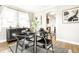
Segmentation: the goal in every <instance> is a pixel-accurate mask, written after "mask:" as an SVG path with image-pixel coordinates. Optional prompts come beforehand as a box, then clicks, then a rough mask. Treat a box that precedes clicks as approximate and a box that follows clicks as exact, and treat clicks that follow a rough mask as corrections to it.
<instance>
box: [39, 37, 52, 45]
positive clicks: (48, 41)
mask: <svg viewBox="0 0 79 59" xmlns="http://www.w3.org/2000/svg"><path fill="white" fill-rule="evenodd" d="M38 42H40V43H42V44H45V40H44V39H43V38H42V39H40V40H38ZM46 42H47V44H49V43H50V42H51V40H49V39H46Z"/></svg>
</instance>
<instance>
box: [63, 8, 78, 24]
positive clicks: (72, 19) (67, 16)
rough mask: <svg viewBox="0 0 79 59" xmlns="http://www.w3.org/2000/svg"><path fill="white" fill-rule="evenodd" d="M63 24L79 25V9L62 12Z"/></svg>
mask: <svg viewBox="0 0 79 59" xmlns="http://www.w3.org/2000/svg"><path fill="white" fill-rule="evenodd" d="M63 23H79V8H72V9H67V10H64V11H63Z"/></svg>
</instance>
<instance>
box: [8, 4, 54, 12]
mask: <svg viewBox="0 0 79 59" xmlns="http://www.w3.org/2000/svg"><path fill="white" fill-rule="evenodd" d="M7 6H8V7H10V8H14V9H17V10H23V11H28V12H33V13H36V12H40V11H46V10H48V9H51V8H53V7H54V6H50V5H33V6H32V5H7Z"/></svg>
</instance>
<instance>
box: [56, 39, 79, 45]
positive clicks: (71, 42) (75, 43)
mask: <svg viewBox="0 0 79 59" xmlns="http://www.w3.org/2000/svg"><path fill="white" fill-rule="evenodd" d="M56 40H57V41H61V42H66V43H70V44H74V45H79V43H77V42H73V41H67V40H62V39H56Z"/></svg>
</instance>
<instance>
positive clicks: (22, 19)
mask: <svg viewBox="0 0 79 59" xmlns="http://www.w3.org/2000/svg"><path fill="white" fill-rule="evenodd" d="M18 15H19V16H18V17H19V18H18V24H19V27H28V28H29V27H30V20H29V15H28V13H24V12H19V13H18Z"/></svg>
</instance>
